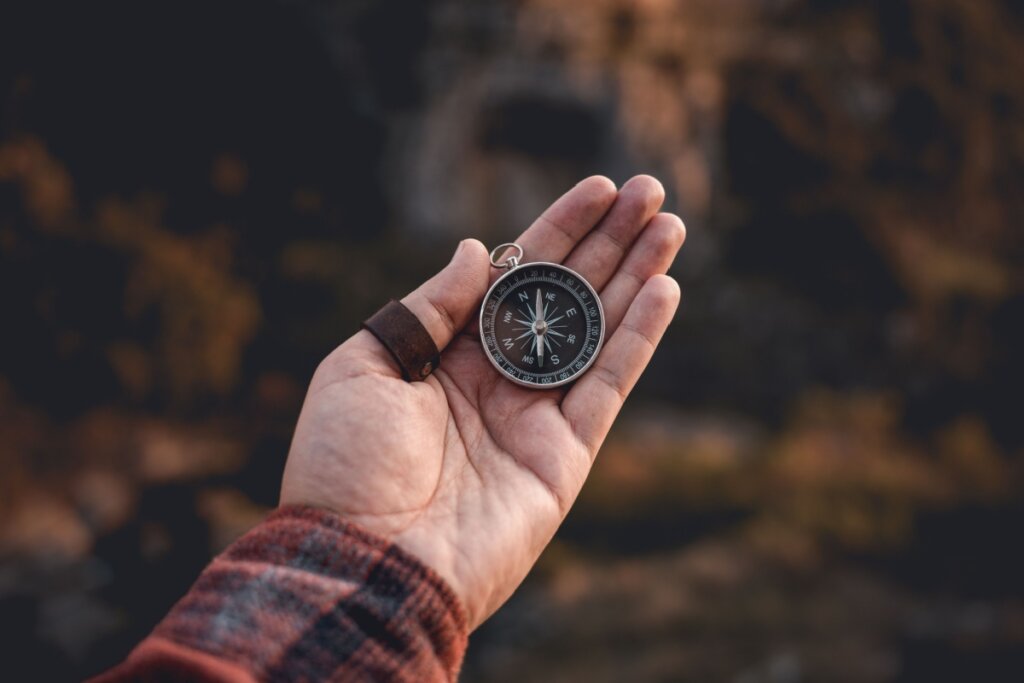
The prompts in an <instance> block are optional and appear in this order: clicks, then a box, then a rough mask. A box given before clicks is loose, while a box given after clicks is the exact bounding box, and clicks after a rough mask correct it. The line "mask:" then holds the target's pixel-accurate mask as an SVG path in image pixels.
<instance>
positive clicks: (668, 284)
mask: <svg viewBox="0 0 1024 683" xmlns="http://www.w3.org/2000/svg"><path fill="white" fill-rule="evenodd" d="M678 306H679V285H678V284H677V283H676V281H675V280H673V279H672V278H671V277H669V276H667V275H655V276H653V277H652V278H650V279H649V280H648V281H647V282H646V283H645V284H644V286H643V287H642V288H641V289H640V291H639V293H637V295H636V298H635V299H633V303H632V304H630V306H629V310H628V311H626V317H625V318H624V319H623V320H622V323H621V324H620V325H619V326H618V328H617V329H616V330H615V332H614V333H613V334H612V336H611V338H610V339H609V340H608V341H607V343H606V344H605V347H604V349H603V350H602V351H601V353H600V355H599V356H598V358H597V361H596V362H595V364H594V366H593V367H592V368H591V369H590V371H589V372H587V373H586V374H585V375H583V377H581V378H580V379H579V381H577V382H576V383H575V384H574V385H573V387H572V389H570V390H569V392H568V393H567V394H566V395H565V398H564V399H563V400H562V415H563V416H564V417H565V419H566V420H567V421H568V423H569V425H570V427H571V428H572V429H573V431H574V432H575V434H576V437H577V438H578V439H579V440H580V441H581V442H582V443H583V444H584V445H585V446H587V448H588V449H589V450H590V455H591V458H593V457H594V456H595V455H597V450H598V448H600V447H601V443H602V442H604V438H605V436H607V434H608V430H609V429H610V428H611V426H612V422H613V421H614V420H615V416H616V415H618V414H619V410H620V409H621V408H622V404H623V402H624V401H625V400H626V397H627V396H628V395H629V392H630V391H631V390H632V389H633V386H634V385H635V384H636V381H637V380H638V379H639V378H640V373H642V372H643V371H644V368H646V367H647V364H648V363H649V362H650V360H651V356H652V355H654V350H655V349H656V348H657V346H658V342H660V341H661V336H662V335H663V334H664V333H665V329H666V328H667V327H668V325H669V323H670V322H671V321H672V316H673V315H675V312H676V308H677V307H678Z"/></svg>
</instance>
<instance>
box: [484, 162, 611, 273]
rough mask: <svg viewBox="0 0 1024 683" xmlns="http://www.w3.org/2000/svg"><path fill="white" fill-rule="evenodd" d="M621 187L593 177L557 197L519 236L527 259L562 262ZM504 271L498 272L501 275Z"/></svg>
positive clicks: (605, 209)
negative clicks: (618, 187)
mask: <svg viewBox="0 0 1024 683" xmlns="http://www.w3.org/2000/svg"><path fill="white" fill-rule="evenodd" d="M617 196H618V190H617V189H616V187H615V183H613V182H612V181H611V180H609V179H608V178H605V177H604V176H591V177H589V178H585V179H583V180H581V181H580V182H579V183H578V184H577V185H576V187H574V188H572V189H571V190H569V191H568V192H566V193H565V194H564V195H562V196H561V197H559V198H558V199H557V200H555V203H554V204H552V205H551V206H549V207H548V208H547V210H545V211H544V213H542V214H541V215H540V217H539V218H538V219H537V220H535V221H534V222H533V225H531V226H530V227H529V228H527V229H526V231H525V232H523V234H521V235H520V236H519V237H518V238H517V239H516V243H517V244H518V245H519V246H521V247H522V248H523V254H524V259H523V260H524V262H527V261H550V262H553V263H561V262H562V259H564V258H565V257H566V256H567V255H568V254H569V252H571V251H572V250H573V247H575V246H576V245H577V244H578V243H579V241H580V240H581V239H583V237H584V236H585V235H586V234H587V233H589V232H590V231H591V230H592V229H593V228H594V226H595V225H597V223H598V222H599V221H600V220H601V218H603V217H604V215H605V214H606V213H608V209H610V208H611V206H612V204H614V203H615V198H616V197H617ZM500 275H501V273H498V272H496V273H495V274H494V277H495V278H497V277H499V276H500Z"/></svg>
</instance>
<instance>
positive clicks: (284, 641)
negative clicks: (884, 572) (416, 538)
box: [94, 507, 468, 683]
mask: <svg viewBox="0 0 1024 683" xmlns="http://www.w3.org/2000/svg"><path fill="white" fill-rule="evenodd" d="M467 634H468V630H467V621H466V614H465V611H464V609H463V607H462V605H461V603H459V601H458V599H457V598H456V596H455V594H454V593H453V592H452V590H451V589H450V588H449V587H448V585H447V584H446V583H445V582H444V581H443V580H442V579H441V578H440V577H439V576H438V575H437V574H435V573H434V572H433V571H432V570H431V569H429V568H428V567H426V566H424V565H423V564H422V563H421V562H420V561H418V560H417V559H415V558H414V557H412V556H411V555H410V554H408V553H406V552H405V551H403V550H402V549H400V548H398V547H397V546H395V545H394V544H391V543H389V542H388V541H386V540H384V539H382V538H379V537H377V536H375V535H373V534H370V533H368V532H366V531H365V530H363V529H360V528H359V527H356V526H355V525H353V524H350V523H348V522H346V521H344V520H343V519H341V518H340V517H338V516H336V515H334V514H332V513H330V512H326V511H323V510H316V509H313V508H304V507H285V508H281V509H279V510H277V511H275V512H274V513H272V514H271V515H270V516H269V517H268V518H267V519H266V520H265V521H264V522H262V523H261V524H259V525H258V526H257V527H256V528H254V529H252V530H251V531H250V532H249V533H247V534H246V535H245V536H243V537H242V538H240V539H239V540H238V541H236V542H235V543H234V544H233V545H232V546H231V547H229V548H228V549H227V550H225V551H224V553H223V554H221V555H220V556H218V557H217V558H216V559H214V561H213V562H212V563H211V564H210V566H209V567H207V568H206V569H205V570H204V571H203V573H202V574H201V575H200V577H199V579H198V581H197V582H196V584H195V585H194V586H193V587H192V589H191V590H190V591H189V592H188V594H186V595H185V597H184V598H182V599H181V601H180V602H178V604H177V605H175V606H174V608H173V609H172V610H171V612H170V614H168V615H167V617H166V618H165V619H164V620H163V621H162V622H161V623H160V624H159V625H158V626H157V627H156V629H155V630H154V631H153V633H152V634H151V635H150V636H149V637H148V638H146V639H145V640H144V641H143V642H142V643H141V644H140V645H139V646H138V647H137V648H136V649H135V650H134V651H133V652H132V653H131V654H130V655H129V656H128V659H127V660H125V662H124V663H122V664H121V665H120V666H118V667H116V668H114V669H113V670H111V671H108V672H107V673H105V674H102V675H101V676H99V677H98V678H96V679H94V681H95V682H96V683H100V682H102V683H119V682H121V681H138V680H145V681H186V680H187V681H208V682H213V681H216V682H224V683H227V682H231V683H236V682H237V683H242V682H250V681H264V680H267V681H410V682H411V681H454V680H455V679H456V678H457V676H458V670H459V666H460V665H461V663H462V656H463V653H464V652H465V648H466V641H467Z"/></svg>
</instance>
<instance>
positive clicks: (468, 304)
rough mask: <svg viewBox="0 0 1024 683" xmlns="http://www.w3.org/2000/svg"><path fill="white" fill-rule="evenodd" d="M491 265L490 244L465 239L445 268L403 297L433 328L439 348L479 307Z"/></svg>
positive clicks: (428, 327) (432, 333)
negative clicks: (486, 245) (488, 250)
mask: <svg viewBox="0 0 1024 683" xmlns="http://www.w3.org/2000/svg"><path fill="white" fill-rule="evenodd" d="M489 268H490V267H489V266H488V261H487V247H485V246H484V245H483V244H482V243H481V242H480V241H479V240H474V239H467V240H463V241H462V242H460V243H459V247H458V249H456V250H455V255H454V256H453V257H452V260H451V262H450V263H449V264H448V265H447V266H445V267H444V269H443V270H441V272H439V273H438V274H437V275H435V276H434V277H432V278H430V279H429V280H427V281H426V282H424V283H423V284H422V285H420V286H419V288H417V289H416V290H415V291H413V292H412V293H410V294H409V295H408V296H406V297H405V298H404V299H402V303H403V304H405V306H406V308H408V309H409V310H410V311H412V312H413V313H414V314H415V315H416V317H417V318H418V319H419V321H420V322H421V323H422V324H423V326H424V327H425V328H427V331H428V332H430V336H431V337H432V338H433V339H434V343H435V344H437V348H438V350H439V351H443V350H444V348H445V347H446V346H448V343H449V342H451V340H452V338H453V337H454V336H455V334H456V333H457V332H459V331H460V330H462V328H464V327H465V326H466V324H467V323H468V322H469V321H470V320H471V319H472V317H473V315H474V314H475V313H477V312H478V311H479V307H480V299H481V298H482V297H483V295H484V294H485V293H486V292H487V287H488V277H489V272H488V271H489Z"/></svg>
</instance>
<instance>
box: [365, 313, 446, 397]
mask: <svg viewBox="0 0 1024 683" xmlns="http://www.w3.org/2000/svg"><path fill="white" fill-rule="evenodd" d="M363 327H364V328H365V329H366V330H367V331H369V332H370V334H372V335H373V336H374V337H376V338H377V339H378V341H380V343H381V344H383V345H384V348H386V349H387V350H388V352H390V353H391V356H392V357H393V358H394V359H395V362H397V363H398V368H399V369H400V370H401V371H402V378H403V379H404V380H405V381H406V382H419V381H422V380H425V379H426V378H427V376H428V375H430V373H432V372H433V371H434V370H436V369H437V367H438V366H439V365H441V352H440V351H438V350H437V345H436V344H435V343H434V339H433V337H431V336H430V333H429V332H427V328H425V327H423V323H421V322H420V320H419V318H417V317H416V315H415V314H414V313H413V312H412V311H410V310H409V309H408V308H406V307H405V305H404V304H403V303H402V302H401V301H396V300H394V299H392V300H391V301H389V302H387V303H386V304H384V306H383V307H381V309H380V310H379V311H377V312H376V313H374V314H373V315H372V316H370V317H369V318H367V319H366V320H364V321H363Z"/></svg>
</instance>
